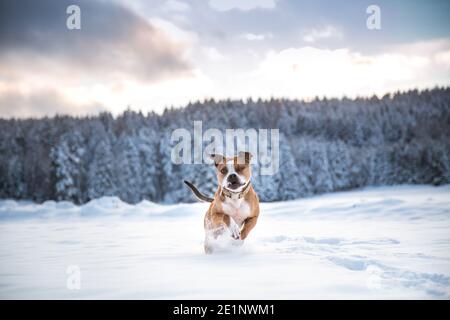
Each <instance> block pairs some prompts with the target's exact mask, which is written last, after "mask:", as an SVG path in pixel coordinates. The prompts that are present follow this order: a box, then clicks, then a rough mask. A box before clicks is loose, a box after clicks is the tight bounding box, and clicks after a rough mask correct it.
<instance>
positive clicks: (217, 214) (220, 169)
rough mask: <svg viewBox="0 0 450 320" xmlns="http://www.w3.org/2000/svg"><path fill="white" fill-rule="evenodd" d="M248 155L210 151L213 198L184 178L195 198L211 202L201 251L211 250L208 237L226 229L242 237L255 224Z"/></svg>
mask: <svg viewBox="0 0 450 320" xmlns="http://www.w3.org/2000/svg"><path fill="white" fill-rule="evenodd" d="M251 157H252V155H251V154H250V153H249V152H240V153H239V155H237V156H233V157H224V156H222V155H211V158H212V159H213V160H214V164H215V166H216V174H217V180H218V182H219V186H218V188H217V191H216V193H215V195H214V199H212V198H209V197H207V196H205V195H203V194H202V193H201V192H200V191H198V189H197V188H196V187H195V186H194V185H193V184H192V183H190V182H188V181H184V182H185V183H186V184H187V185H188V186H189V188H191V189H192V191H193V192H194V194H195V196H196V197H197V198H198V199H199V200H201V201H206V202H211V205H210V206H209V209H208V211H207V212H206V214H205V219H204V226H205V233H206V236H205V253H212V251H213V246H212V244H211V242H212V240H213V239H217V237H218V236H220V235H222V234H224V232H226V231H227V230H228V231H229V232H230V234H231V236H232V237H233V238H234V239H236V240H237V239H240V240H244V239H245V238H247V236H248V234H249V232H250V231H251V230H252V229H253V227H254V226H255V225H256V221H257V220H258V215H259V199H258V196H257V195H256V193H255V190H253V187H252V185H251V181H250V178H251V168H250V160H251Z"/></svg>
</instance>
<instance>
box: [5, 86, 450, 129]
mask: <svg viewBox="0 0 450 320" xmlns="http://www.w3.org/2000/svg"><path fill="white" fill-rule="evenodd" d="M434 90H450V86H438V85H436V86H433V87H430V88H420V89H419V88H412V89H405V90H397V91H391V92H386V93H384V94H382V95H378V94H372V95H367V96H356V97H347V96H345V95H344V96H342V97H327V96H315V97H313V98H311V99H305V98H285V97H269V98H256V99H255V98H252V97H247V98H234V99H231V98H224V99H214V98H205V99H202V100H195V101H189V102H188V103H187V104H185V105H182V106H165V107H164V108H161V109H160V110H156V111H155V110H147V111H144V110H142V109H134V108H130V107H129V106H127V108H125V109H123V110H122V111H120V112H119V113H113V112H112V111H110V110H99V111H98V112H97V113H91V114H64V113H56V114H53V115H42V116H27V117H2V116H0V120H5V121H9V120H16V121H21V120H24V121H26V120H42V119H54V118H57V117H68V118H75V119H85V118H96V117H99V116H100V115H102V114H109V115H111V116H112V117H113V119H117V118H119V117H121V116H123V115H124V114H125V113H127V112H132V113H136V114H142V115H143V116H144V117H148V116H152V115H156V116H157V117H161V116H163V115H164V113H165V112H168V111H183V110H184V109H186V108H188V107H189V106H191V105H197V104H200V105H207V104H208V103H214V104H220V103H224V102H241V103H243V104H244V105H247V104H248V103H257V102H259V101H261V103H268V102H270V101H272V100H276V101H289V102H298V103H302V104H311V103H314V102H317V101H331V100H337V101H343V100H349V101H358V100H371V99H373V98H374V97H376V98H377V99H379V100H381V99H384V98H385V97H386V96H387V97H388V98H389V99H392V98H393V97H394V96H396V95H405V94H409V93H412V92H417V93H418V94H422V93H424V92H430V91H434Z"/></svg>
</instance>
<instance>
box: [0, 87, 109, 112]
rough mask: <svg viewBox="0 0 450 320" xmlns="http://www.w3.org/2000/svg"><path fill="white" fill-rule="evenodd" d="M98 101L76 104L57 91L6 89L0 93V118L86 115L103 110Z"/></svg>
mask: <svg viewBox="0 0 450 320" xmlns="http://www.w3.org/2000/svg"><path fill="white" fill-rule="evenodd" d="M105 110H106V108H104V107H103V106H102V105H101V104H100V103H88V104H76V103H74V102H73V101H71V100H70V99H67V98H66V97H64V96H63V95H62V94H61V93H59V92H58V91H55V90H52V89H46V90H42V91H33V92H28V93H27V92H21V91H20V90H7V91H4V90H3V91H2V92H1V93H0V115H1V117H2V118H23V117H27V118H28V117H44V116H54V115H57V114H64V115H67V114H69V115H87V114H96V113H98V112H100V111H105Z"/></svg>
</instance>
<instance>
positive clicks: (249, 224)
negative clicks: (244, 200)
mask: <svg viewBox="0 0 450 320" xmlns="http://www.w3.org/2000/svg"><path fill="white" fill-rule="evenodd" d="M257 220H258V217H251V218H247V219H246V220H245V221H244V226H243V227H242V230H241V239H242V240H244V239H245V238H247V236H248V234H249V233H250V231H251V230H252V229H253V227H254V226H255V225H256V221H257Z"/></svg>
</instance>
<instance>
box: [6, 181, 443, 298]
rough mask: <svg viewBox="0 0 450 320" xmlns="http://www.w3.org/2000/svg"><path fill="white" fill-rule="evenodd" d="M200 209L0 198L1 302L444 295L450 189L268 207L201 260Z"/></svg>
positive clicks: (390, 190) (337, 196) (370, 192)
mask: <svg viewBox="0 0 450 320" xmlns="http://www.w3.org/2000/svg"><path fill="white" fill-rule="evenodd" d="M207 206H208V205H207V204H203V203H195V204H178V205H158V204H154V203H151V202H148V201H143V202H141V203H138V204H136V205H129V204H126V203H124V202H122V201H120V200H119V199H117V198H113V197H105V198H101V199H98V200H94V201H91V202H89V203H87V204H85V205H82V206H76V205H73V204H72V203H70V202H54V201H47V202H45V203H43V204H39V205H38V204H34V203H32V202H25V201H12V200H2V201H0V241H1V245H0V257H1V264H0V298H2V299H8V298H19V299H22V298H39V299H48V298H62V299H80V298H82V299H97V298H112V299H115V298H145V299H317V298H331V299H349V298H356V299H372V298H375V299H376V298H388V299H397V298H406V299H414V298H425V299H449V298H450V185H446V186H441V187H432V186H408V185H405V186H397V187H372V188H366V189H363V190H358V191H350V192H340V193H332V194H327V195H322V196H315V197H311V198H306V199H301V200H293V201H285V202H274V203H264V204H261V215H260V219H259V222H258V224H257V226H256V228H255V229H254V230H253V231H252V232H251V233H250V236H249V238H248V239H247V240H246V241H245V243H244V244H243V245H242V246H234V245H228V244H227V243H222V244H223V246H222V250H221V251H220V252H219V253H216V254H213V255H208V256H207V255H205V254H204V253H203V247H202V245H203V237H204V232H203V214H204V212H205V210H206V208H207ZM69 266H78V267H79V268H80V271H81V279H80V280H81V288H80V290H69V289H68V288H67V285H66V283H67V280H68V274H66V270H67V269H68V267H69Z"/></svg>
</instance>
